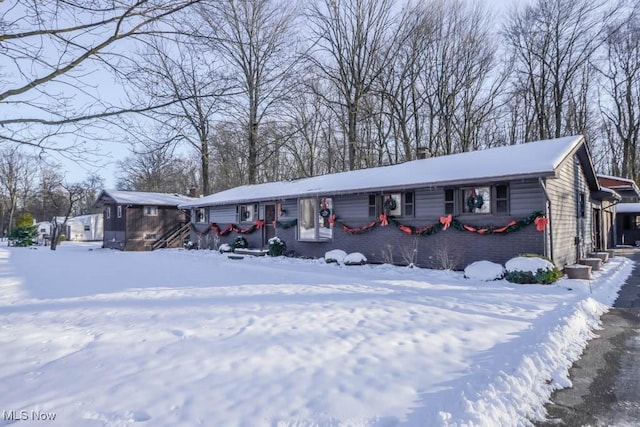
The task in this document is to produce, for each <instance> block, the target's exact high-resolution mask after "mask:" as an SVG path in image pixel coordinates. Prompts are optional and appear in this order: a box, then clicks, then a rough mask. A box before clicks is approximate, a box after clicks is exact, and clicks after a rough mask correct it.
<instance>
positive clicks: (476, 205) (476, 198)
mask: <svg viewBox="0 0 640 427" xmlns="http://www.w3.org/2000/svg"><path fill="white" fill-rule="evenodd" d="M482 205H484V199H483V198H482V195H481V194H478V195H475V194H473V195H471V196H469V198H467V207H468V208H469V212H473V211H475V210H476V209H481V208H482Z"/></svg>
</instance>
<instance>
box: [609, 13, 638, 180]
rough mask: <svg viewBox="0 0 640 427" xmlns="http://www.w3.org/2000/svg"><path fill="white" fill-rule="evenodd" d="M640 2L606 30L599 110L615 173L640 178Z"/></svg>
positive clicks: (634, 178)
mask: <svg viewBox="0 0 640 427" xmlns="http://www.w3.org/2000/svg"><path fill="white" fill-rule="evenodd" d="M639 19H640V5H636V7H635V9H633V10H631V11H630V13H629V14H628V15H627V16H626V17H624V18H623V19H622V20H621V21H620V22H616V23H615V24H612V25H610V26H609V27H608V28H607V31H606V32H605V33H604V40H605V47H606V60H605V66H604V67H603V68H602V69H601V73H602V75H603V77H604V82H603V92H604V94H605V96H602V97H601V106H600V110H601V112H602V116H603V118H604V121H605V127H606V129H608V130H609V132H608V135H607V136H608V137H607V144H608V145H609V147H610V151H611V160H612V166H613V173H615V174H616V175H617V174H619V175H621V176H623V177H626V178H631V179H633V180H635V181H636V182H637V181H638V179H640V165H639V164H638V161H639V159H638V156H639V153H638V149H639V148H640V147H639V139H640V25H639V24H638V20H639Z"/></svg>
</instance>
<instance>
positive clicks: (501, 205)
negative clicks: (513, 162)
mask: <svg viewBox="0 0 640 427" xmlns="http://www.w3.org/2000/svg"><path fill="white" fill-rule="evenodd" d="M496 213H498V214H508V213H509V186H508V185H496Z"/></svg>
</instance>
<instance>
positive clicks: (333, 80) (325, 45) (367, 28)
mask: <svg viewBox="0 0 640 427" xmlns="http://www.w3.org/2000/svg"><path fill="white" fill-rule="evenodd" d="M393 6H394V2H393V0H317V1H314V2H312V3H311V4H310V6H309V9H308V18H309V21H310V23H311V28H312V31H313V36H314V38H315V46H316V52H314V54H313V55H312V56H311V57H310V59H311V60H312V61H313V62H314V63H315V64H316V68H317V70H318V72H319V73H320V74H321V75H322V76H323V78H324V79H326V80H327V81H328V82H329V84H330V85H331V86H332V88H333V89H334V90H335V91H336V92H337V93H338V94H339V98H336V99H333V98H331V97H327V99H326V100H327V101H328V102H330V103H332V104H336V103H337V106H338V107H339V108H340V109H341V110H342V112H343V113H342V117H344V119H343V121H344V128H345V130H346V132H345V135H346V141H345V143H346V145H347V152H348V168H349V169H350V170H352V169H356V168H358V167H359V165H358V163H357V156H358V144H359V140H358V121H359V119H360V116H361V114H362V111H361V109H362V102H363V100H364V98H365V97H366V96H367V95H368V94H369V93H370V92H372V90H373V88H374V84H375V82H376V80H377V79H378V78H379V76H380V75H381V74H382V73H383V71H384V70H385V69H386V68H387V67H389V66H390V63H391V58H392V57H393V55H394V52H395V51H396V49H397V46H398V45H399V44H400V43H399V42H398V35H399V32H398V30H397V29H398V28H399V27H401V26H402V24H401V23H400V22H398V17H397V16H396V15H395V14H394V13H393ZM345 116H346V117H345Z"/></svg>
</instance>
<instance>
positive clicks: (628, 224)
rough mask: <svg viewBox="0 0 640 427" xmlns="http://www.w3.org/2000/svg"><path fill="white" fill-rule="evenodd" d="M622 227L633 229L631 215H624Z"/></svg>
mask: <svg viewBox="0 0 640 427" xmlns="http://www.w3.org/2000/svg"><path fill="white" fill-rule="evenodd" d="M622 229H623V230H631V215H623V216H622Z"/></svg>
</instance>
